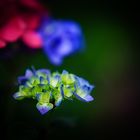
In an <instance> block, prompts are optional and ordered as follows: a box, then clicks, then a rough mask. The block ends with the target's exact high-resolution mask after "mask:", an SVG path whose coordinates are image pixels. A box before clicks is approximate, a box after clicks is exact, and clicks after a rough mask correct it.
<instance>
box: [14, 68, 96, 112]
mask: <svg viewBox="0 0 140 140" xmlns="http://www.w3.org/2000/svg"><path fill="white" fill-rule="evenodd" d="M18 82H19V91H18V92H16V93H15V94H14V95H13V97H14V98H15V99H17V100H22V99H24V98H32V99H35V100H37V104H36V107H37V109H38V110H39V112H40V113H41V114H45V113H47V112H48V111H49V110H51V109H53V108H54V107H57V106H59V105H60V104H61V102H62V101H63V100H64V99H73V98H77V99H79V100H81V101H84V102H90V101H92V100H93V97H92V96H91V95H90V93H91V91H92V89H93V88H94V86H93V85H90V84H89V82H88V81H86V80H85V79H83V78H81V77H78V76H76V75H74V74H71V73H68V72H67V71H66V70H63V72H62V73H59V72H53V73H51V72H50V71H49V70H47V69H39V70H35V69H32V70H30V69H27V70H26V72H25V76H20V77H19V78H18Z"/></svg>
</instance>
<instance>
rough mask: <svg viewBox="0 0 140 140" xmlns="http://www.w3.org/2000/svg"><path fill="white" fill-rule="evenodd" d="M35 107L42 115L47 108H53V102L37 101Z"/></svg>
mask: <svg viewBox="0 0 140 140" xmlns="http://www.w3.org/2000/svg"><path fill="white" fill-rule="evenodd" d="M36 107H37V109H38V110H39V112H40V113H41V114H42V115H44V114H45V113H47V112H48V111H49V110H51V109H52V108H53V104H51V103H44V104H40V103H37V105H36Z"/></svg>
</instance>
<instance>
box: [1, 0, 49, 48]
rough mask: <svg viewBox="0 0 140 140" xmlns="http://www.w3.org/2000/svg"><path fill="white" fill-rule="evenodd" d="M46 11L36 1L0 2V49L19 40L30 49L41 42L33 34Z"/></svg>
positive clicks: (38, 46)
mask: <svg viewBox="0 0 140 140" xmlns="http://www.w3.org/2000/svg"><path fill="white" fill-rule="evenodd" d="M44 15H45V16H47V11H46V10H45V9H44V7H43V6H42V5H40V4H39V3H38V2H37V1H36V0H0V48H3V47H5V46H6V44H7V43H9V42H15V41H16V40H18V39H19V38H21V39H22V40H23V41H24V43H25V44H26V45H27V46H29V47H31V48H40V47H41V44H42V40H41V37H40V35H39V34H38V33H37V32H35V30H36V29H37V27H38V26H39V24H40V21H41V18H42V16H44Z"/></svg>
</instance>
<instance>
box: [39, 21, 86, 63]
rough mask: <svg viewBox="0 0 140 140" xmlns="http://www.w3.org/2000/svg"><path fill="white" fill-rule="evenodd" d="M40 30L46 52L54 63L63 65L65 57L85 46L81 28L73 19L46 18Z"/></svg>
mask: <svg viewBox="0 0 140 140" xmlns="http://www.w3.org/2000/svg"><path fill="white" fill-rule="evenodd" d="M38 32H39V34H40V35H41V37H42V40H43V49H44V52H45V53H46V55H47V56H48V58H49V60H50V62H51V63H53V64H54V65H61V64H62V62H63V59H64V57H66V56H68V55H70V54H73V53H75V52H77V51H79V50H80V49H81V48H82V47H83V46H84V37H83V34H82V31H81V28H80V26H79V25H78V24H77V23H75V22H73V21H63V20H58V21H57V20H51V21H45V20H44V21H43V23H42V24H41V26H40V28H39V30H38Z"/></svg>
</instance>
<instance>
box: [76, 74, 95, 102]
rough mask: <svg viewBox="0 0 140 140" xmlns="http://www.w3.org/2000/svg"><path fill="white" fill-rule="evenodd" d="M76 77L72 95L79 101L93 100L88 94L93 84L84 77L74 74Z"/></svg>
mask: <svg viewBox="0 0 140 140" xmlns="http://www.w3.org/2000/svg"><path fill="white" fill-rule="evenodd" d="M75 78H76V79H77V83H76V84H75V89H76V90H75V92H74V95H75V96H76V97H77V98H78V99H79V100H81V101H85V102H90V101H92V100H94V98H93V97H92V96H91V95H90V93H91V91H92V90H93V88H94V86H93V85H90V84H89V82H88V81H86V80H85V79H83V78H81V77H78V76H75Z"/></svg>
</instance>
